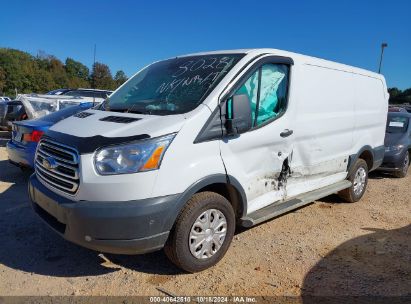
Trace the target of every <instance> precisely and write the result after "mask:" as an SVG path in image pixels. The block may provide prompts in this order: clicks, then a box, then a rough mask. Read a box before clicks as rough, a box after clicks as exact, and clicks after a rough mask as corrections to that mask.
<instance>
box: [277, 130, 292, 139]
mask: <svg viewBox="0 0 411 304" xmlns="http://www.w3.org/2000/svg"><path fill="white" fill-rule="evenodd" d="M291 134H293V130H289V129H285V130H284V131H283V132H281V133H280V136H281V137H288V136H290V135H291Z"/></svg>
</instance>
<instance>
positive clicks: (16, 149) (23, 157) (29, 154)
mask: <svg viewBox="0 0 411 304" xmlns="http://www.w3.org/2000/svg"><path fill="white" fill-rule="evenodd" d="M35 152H36V148H35V147H31V146H27V147H23V146H21V145H19V144H17V143H15V142H14V141H12V140H9V141H8V142H7V154H8V156H9V160H10V162H11V163H12V164H14V165H16V166H19V167H29V168H34V163H33V162H34V154H35Z"/></svg>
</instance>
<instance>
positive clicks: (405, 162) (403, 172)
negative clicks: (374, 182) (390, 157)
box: [394, 151, 410, 178]
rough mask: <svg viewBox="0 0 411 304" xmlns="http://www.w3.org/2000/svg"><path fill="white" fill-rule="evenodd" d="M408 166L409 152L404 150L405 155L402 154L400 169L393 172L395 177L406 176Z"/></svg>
mask: <svg viewBox="0 0 411 304" xmlns="http://www.w3.org/2000/svg"><path fill="white" fill-rule="evenodd" d="M409 166H410V154H409V153H408V151H407V152H405V155H404V160H403V163H402V167H401V170H400V171H398V172H395V173H394V175H395V176H396V177H400V178H403V177H406V176H407V173H408V168H409Z"/></svg>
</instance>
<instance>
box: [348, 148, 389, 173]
mask: <svg viewBox="0 0 411 304" xmlns="http://www.w3.org/2000/svg"><path fill="white" fill-rule="evenodd" d="M384 151H385V150H384V146H380V147H377V148H372V147H371V146H369V145H365V146H363V147H362V148H361V149H360V150H359V151H358V152H357V153H356V154H353V155H350V157H349V163H348V172H351V170H352V167H353V166H354V164H355V162H356V161H357V159H359V158H361V159H363V160H365V162H366V163H367V166H368V170H369V171H372V170H375V169H376V168H377V167H379V166H380V165H381V163H382V160H383V158H384Z"/></svg>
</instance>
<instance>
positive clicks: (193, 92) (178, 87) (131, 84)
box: [99, 54, 244, 115]
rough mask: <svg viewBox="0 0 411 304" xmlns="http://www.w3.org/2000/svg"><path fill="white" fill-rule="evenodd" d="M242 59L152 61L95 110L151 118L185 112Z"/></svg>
mask: <svg viewBox="0 0 411 304" xmlns="http://www.w3.org/2000/svg"><path fill="white" fill-rule="evenodd" d="M243 56H244V54H214V55H202V56H200V55H198V56H187V57H180V58H173V59H168V60H164V61H160V62H156V63H154V64H152V65H150V66H148V67H147V68H145V69H143V70H142V71H140V72H139V73H138V74H136V75H135V76H133V77H132V78H131V79H130V80H129V81H127V82H126V83H125V84H124V85H123V86H122V87H121V88H120V89H119V90H118V91H117V92H115V93H113V94H112V95H111V96H110V97H109V98H107V99H106V101H105V102H104V103H103V104H102V105H101V107H100V108H99V109H100V110H106V111H119V112H130V113H142V114H154V115H170V114H181V113H186V112H189V111H191V110H193V109H195V108H196V107H197V106H198V105H199V104H200V103H201V102H202V101H203V100H204V99H205V97H206V96H207V95H208V94H209V93H210V92H211V90H212V89H214V88H215V86H216V85H217V84H218V83H219V82H220V81H221V79H222V78H223V77H224V76H225V75H226V74H227V73H228V72H229V71H230V70H231V68H232V67H233V66H234V65H235V64H236V63H237V62H238V61H239V60H240V59H241V58H242V57H243Z"/></svg>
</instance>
